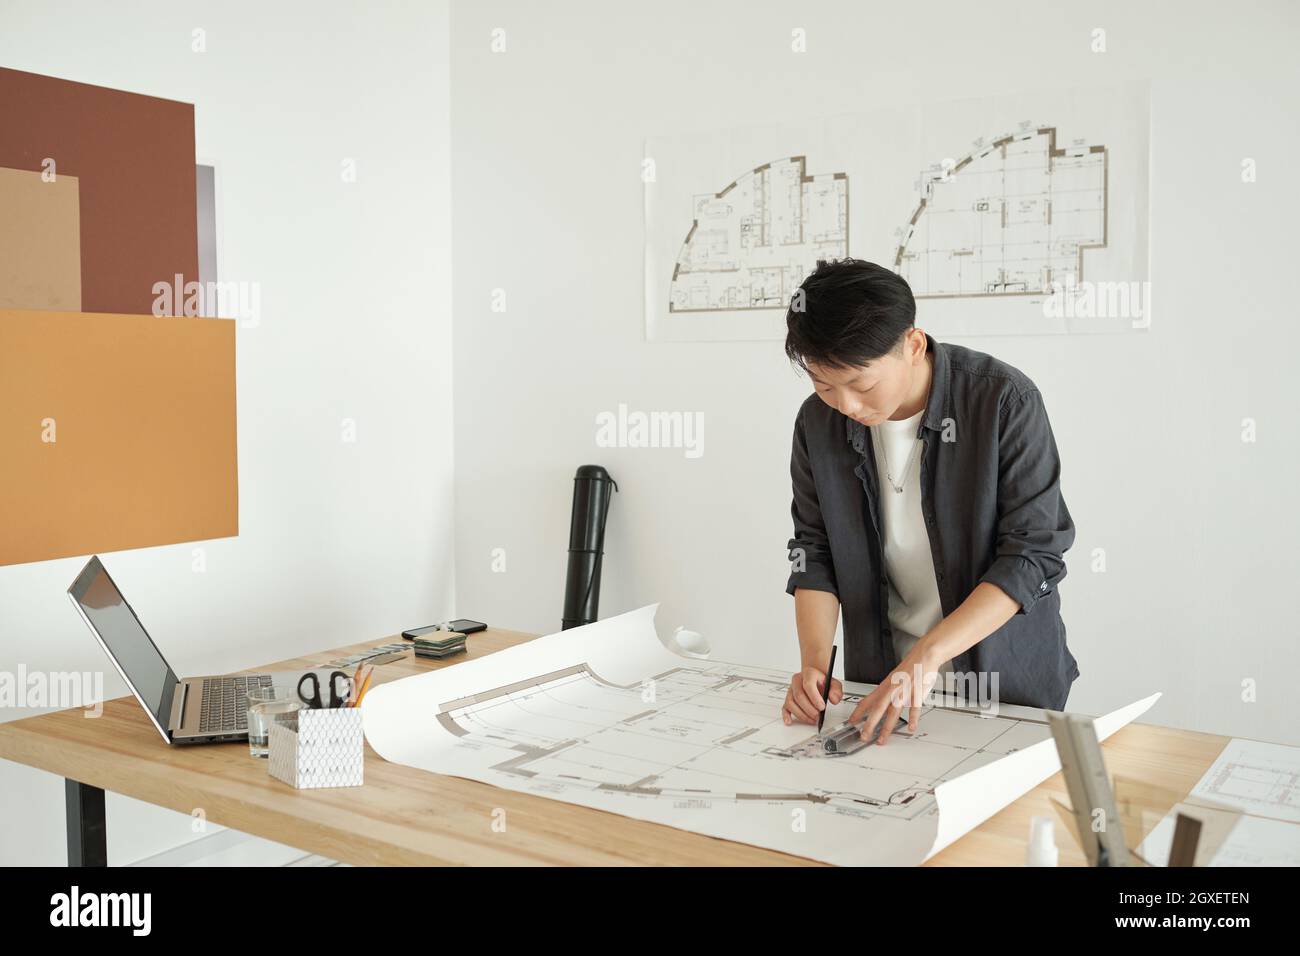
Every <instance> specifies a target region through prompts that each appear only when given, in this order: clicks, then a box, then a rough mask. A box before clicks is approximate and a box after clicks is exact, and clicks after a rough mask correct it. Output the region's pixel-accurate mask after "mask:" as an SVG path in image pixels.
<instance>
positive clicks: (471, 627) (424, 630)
mask: <svg viewBox="0 0 1300 956" xmlns="http://www.w3.org/2000/svg"><path fill="white" fill-rule="evenodd" d="M448 623H449V624H450V625H451V629H452V630H453V631H458V632H459V633H461V634H473V633H475V632H476V631H486V630H487V625H486V624H484V623H483V622H481V621H471V620H468V619H466V618H459V619H458V620H455V621H450V622H448ZM441 629H442V625H440V624H428V625H426V626H424V627H413V628H411V629H410V630H409V631H403V632H402V637H404V638H406V639H407V640H408V641H413V640H415V639H416V638H417V637H420V636H421V635H423V634H429V633H431V632H432V631H438V630H441Z"/></svg>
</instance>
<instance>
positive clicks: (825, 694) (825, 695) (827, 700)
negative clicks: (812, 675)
mask: <svg viewBox="0 0 1300 956" xmlns="http://www.w3.org/2000/svg"><path fill="white" fill-rule="evenodd" d="M838 650H839V646H838V645H835V644H832V645H831V662H830V663H829V664H827V665H826V685H825V686H824V687H823V688H822V704H823V705H824V706H823V707H822V712H821V713H820V714H818V715H817V733H819V734H820V733H821V732H822V724H824V723H826V711H828V710H829V709H830V706H831V677H832V676H833V675H834V674H835V652H836V651H838Z"/></svg>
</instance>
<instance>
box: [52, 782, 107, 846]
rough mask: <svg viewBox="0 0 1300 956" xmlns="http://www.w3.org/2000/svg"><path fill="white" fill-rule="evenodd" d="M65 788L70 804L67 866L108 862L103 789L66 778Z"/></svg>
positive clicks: (68, 803)
mask: <svg viewBox="0 0 1300 956" xmlns="http://www.w3.org/2000/svg"><path fill="white" fill-rule="evenodd" d="M63 788H64V791H63V792H64V795H65V797H66V798H67V805H68V866H108V830H107V828H106V827H105V825H104V791H103V790H100V789H99V787H91V786H88V785H87V784H84V783H78V782H77V781H75V780H66V779H65V780H64V781H63Z"/></svg>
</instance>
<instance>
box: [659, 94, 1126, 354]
mask: <svg viewBox="0 0 1300 956" xmlns="http://www.w3.org/2000/svg"><path fill="white" fill-rule="evenodd" d="M1150 100H1151V95H1150V84H1149V82H1147V81H1145V80H1139V81H1132V82H1123V83H1116V84H1112V85H1102V86H1089V87H1085V88H1075V89H1071V88H1053V87H1051V86H1049V85H1040V84H1038V83H1033V84H1027V85H1026V86H1025V88H1024V89H1023V90H1021V91H1019V92H1015V93H1010V94H1006V95H997V96H986V97H979V98H975V99H957V100H933V101H925V102H895V103H890V104H885V105H881V106H879V107H877V108H874V109H872V110H870V111H866V112H859V113H845V114H836V115H826V116H818V115H816V114H815V113H813V112H801V115H799V116H795V117H789V118H785V119H778V120H776V121H773V122H771V123H764V124H761V125H752V126H745V125H737V126H726V125H724V123H723V122H721V121H720V120H721V114H720V115H719V117H716V118H715V122H713V123H710V124H708V125H705V126H702V127H698V128H695V129H680V130H677V131H675V132H664V133H662V134H660V135H648V136H647V137H646V141H645V146H644V154H643V167H642V182H643V184H644V193H643V199H644V225H645V229H644V247H643V249H644V256H643V267H644V271H643V285H642V287H643V290H644V298H645V335H646V340H647V341H652V342H728V341H754V340H770V341H783V340H784V339H785V337H786V333H787V328H786V315H787V310H788V309H789V307H790V306H791V305H792V304H795V300H794V298H793V297H794V294H795V292H796V287H797V286H798V285H799V284H800V283H801V282H802V281H803V279H804V278H805V277H806V276H807V275H808V274H809V273H810V272H812V270H813V269H814V268H816V263H817V260H818V259H841V258H844V257H846V256H851V257H853V258H855V259H863V260H866V261H868V262H874V263H877V264H879V265H881V266H883V267H885V268H888V269H892V270H893V271H895V272H897V273H898V274H900V275H901V276H903V278H905V279H906V280H907V282H908V285H909V286H910V287H911V289H912V293H913V295H914V296H915V297H916V324H917V325H918V326H919V327H921V328H924V329H925V330H926V331H927V332H930V333H932V334H934V335H936V336H937V337H938V338H940V339H946V338H953V337H957V336H968V335H969V336H984V335H1041V334H1073V333H1124V334H1129V333H1132V332H1134V331H1137V330H1145V329H1149V328H1150V322H1151V283H1150V277H1151V269H1150V265H1151V263H1150V251H1151V250H1150V192H1151V190H1150V168H1151V167H1150V155H1151V135H1150V134H1151V109H1150V105H1151V104H1150ZM850 196H851V197H852V202H850V201H849V199H850Z"/></svg>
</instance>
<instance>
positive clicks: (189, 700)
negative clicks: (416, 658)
mask: <svg viewBox="0 0 1300 956" xmlns="http://www.w3.org/2000/svg"><path fill="white" fill-rule="evenodd" d="M68 596H69V597H70V598H72V603H73V606H75V607H76V609H77V613H79V614H80V615H81V618H82V620H84V621H85V622H86V624H87V626H88V627H89V628H90V632H91V633H92V634H94V635H95V640H97V641H98V642H99V646H100V647H102V648H103V649H104V653H105V654H107V655H108V657H109V660H111V661H112V662H113V666H114V667H116V668H117V672H118V673H119V674H121V675H122V679H123V680H124V681H126V683H127V686H128V687H130V688H131V693H132V694H134V695H135V699H136V700H138V701H139V702H140V706H141V707H143V708H144V710H145V713H146V714H148V715H149V719H150V720H151V721H152V722H153V725H154V726H155V727H156V728H158V733H160V734H162V737H163V740H165V741H167V742H168V743H169V744H211V743H220V742H224V741H230V740H247V739H248V700H247V693H248V690H249V689H250V688H253V687H259V686H269V685H271V684H272V683H273V682H276V683H279V682H288V681H294V682H296V680H297V678H298V677H299V676H300V675H302V674H305V673H307V671H279V672H271V673H266V674H221V675H215V676H207V677H185V678H181V677H177V676H176V672H175V671H173V670H172V669H171V665H169V664H168V663H167V659H166V658H165V657H163V656H162V652H161V651H159V650H158V647H157V646H156V645H155V644H154V642H153V639H152V638H150V637H149V634H148V632H147V631H145V629H144V625H142V624H141V623H140V618H139V617H137V616H136V613H135V610H134V609H133V608H132V607H131V605H130V604H128V603H127V602H126V598H124V597H123V596H122V592H121V591H119V590H118V588H117V585H116V584H114V583H113V579H112V578H111V577H109V574H108V571H107V570H105V568H104V565H103V564H101V563H100V560H99V558H98V556H96V557H92V558H91V559H90V560H89V561H88V562H87V563H86V566H85V567H84V568H83V569H82V571H81V573H80V574H78V575H77V579H76V580H75V581H73V582H72V586H71V587H69V588H68ZM318 673H326V674H327V673H328V670H325V671H318Z"/></svg>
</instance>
